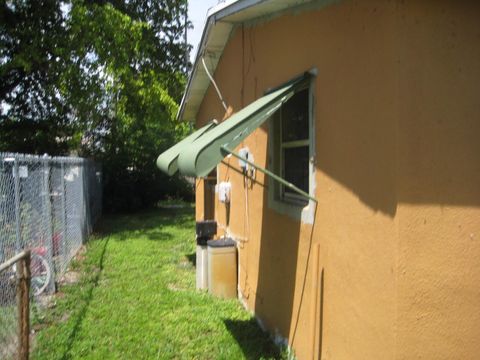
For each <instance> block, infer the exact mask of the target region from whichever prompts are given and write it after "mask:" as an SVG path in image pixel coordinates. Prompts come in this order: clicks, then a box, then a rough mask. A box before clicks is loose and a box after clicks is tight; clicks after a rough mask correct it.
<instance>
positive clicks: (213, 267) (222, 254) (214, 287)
mask: <svg viewBox="0 0 480 360" xmlns="http://www.w3.org/2000/svg"><path fill="white" fill-rule="evenodd" d="M207 248H208V249H207V251H208V260H207V261H208V291H209V292H210V293H211V294H213V295H214V296H218V297H221V298H225V299H232V298H236V297H237V248H236V244H235V241H233V240H232V239H230V238H226V239H222V240H209V241H208V242H207Z"/></svg>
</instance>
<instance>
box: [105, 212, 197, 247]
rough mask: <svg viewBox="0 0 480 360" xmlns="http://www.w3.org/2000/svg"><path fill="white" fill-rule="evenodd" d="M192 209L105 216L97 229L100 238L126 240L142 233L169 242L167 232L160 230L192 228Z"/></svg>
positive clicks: (153, 238)
mask: <svg viewBox="0 0 480 360" xmlns="http://www.w3.org/2000/svg"><path fill="white" fill-rule="evenodd" d="M193 212H194V209H193V208H192V207H185V208H175V209H163V208H160V209H155V210H153V211H152V210H148V211H144V212H137V213H135V214H125V215H111V216H105V217H104V218H103V219H102V221H101V223H100V224H99V225H98V227H97V229H96V233H97V234H98V235H99V236H105V235H113V236H116V237H117V238H118V239H119V240H125V239H127V238H128V237H129V236H130V235H129V233H132V232H135V234H138V233H142V234H145V235H147V236H148V237H149V238H151V239H152V240H168V234H167V233H166V232H163V231H160V230H158V228H159V227H160V228H161V227H162V226H176V227H178V226H180V227H187V226H188V227H192V228H193V225H194V224H193V222H192V215H193Z"/></svg>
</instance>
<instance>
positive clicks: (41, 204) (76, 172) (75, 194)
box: [0, 153, 102, 359]
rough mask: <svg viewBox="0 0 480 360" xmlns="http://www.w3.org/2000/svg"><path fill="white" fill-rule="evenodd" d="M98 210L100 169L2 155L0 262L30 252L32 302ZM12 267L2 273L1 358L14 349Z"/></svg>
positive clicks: (76, 161)
mask: <svg viewBox="0 0 480 360" xmlns="http://www.w3.org/2000/svg"><path fill="white" fill-rule="evenodd" d="M101 212H102V169H101V166H100V165H99V164H96V163H95V162H93V161H91V160H87V159H82V158H74V157H49V156H33V155H21V154H9V153H0V264H1V263H3V262H4V261H6V260H8V259H10V258H11V257H13V256H14V255H15V254H18V253H19V252H21V251H22V250H24V249H28V250H30V251H31V254H32V259H31V290H30V293H31V295H32V296H33V299H34V300H39V299H40V297H42V296H43V295H46V294H51V293H53V292H55V283H56V281H59V279H60V278H61V276H62V275H63V274H64V272H65V271H66V269H67V267H68V264H69V262H70V261H71V259H72V258H73V257H74V256H75V254H76V253H77V251H78V250H79V249H80V247H81V246H82V244H83V243H84V242H85V241H86V239H87V236H88V234H90V232H91V231H92V227H93V225H94V224H95V222H96V221H97V220H98V219H99V217H100V215H101ZM16 281H17V279H16V277H15V268H14V266H12V267H11V268H10V269H7V270H5V271H3V272H1V273H0V358H1V359H4V358H9V356H10V357H12V356H13V354H12V353H11V351H12V350H13V351H14V350H15V349H16V342H17V340H18V339H17V328H18V325H17V324H18V314H17V307H16V295H15V294H16V292H15V286H16Z"/></svg>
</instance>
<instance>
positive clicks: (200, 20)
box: [187, 0, 219, 62]
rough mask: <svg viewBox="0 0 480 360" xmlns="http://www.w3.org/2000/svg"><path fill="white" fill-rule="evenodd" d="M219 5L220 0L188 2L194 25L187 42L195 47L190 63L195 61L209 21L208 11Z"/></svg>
mask: <svg viewBox="0 0 480 360" xmlns="http://www.w3.org/2000/svg"><path fill="white" fill-rule="evenodd" d="M218 3H219V1H218V0H188V18H189V19H190V21H191V22H192V24H193V29H190V30H189V31H188V33H187V38H188V39H187V41H188V43H189V44H191V45H193V49H192V51H191V52H190V61H192V62H193V61H194V60H195V54H196V53H197V46H198V43H199V42H200V39H201V38H202V32H203V26H204V25H205V20H206V19H207V11H208V9H209V8H211V7H212V6H215V5H217V4H218Z"/></svg>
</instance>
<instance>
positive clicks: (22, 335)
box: [17, 251, 30, 360]
mask: <svg viewBox="0 0 480 360" xmlns="http://www.w3.org/2000/svg"><path fill="white" fill-rule="evenodd" d="M17 279H18V285H17V304H18V320H19V321H18V324H19V329H18V340H19V341H18V358H19V359H20V360H28V355H29V346H30V344H29V342H30V338H29V337H30V299H29V290H30V251H26V254H25V256H24V257H22V258H21V259H20V260H19V261H18V264H17Z"/></svg>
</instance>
